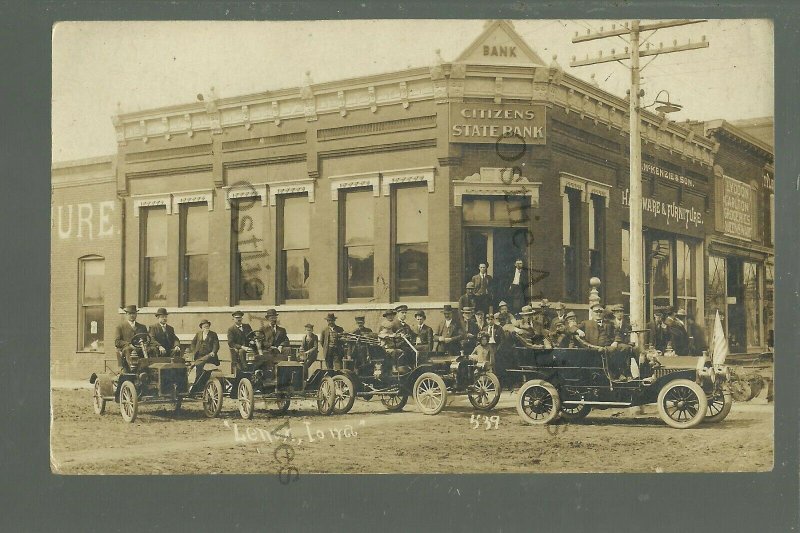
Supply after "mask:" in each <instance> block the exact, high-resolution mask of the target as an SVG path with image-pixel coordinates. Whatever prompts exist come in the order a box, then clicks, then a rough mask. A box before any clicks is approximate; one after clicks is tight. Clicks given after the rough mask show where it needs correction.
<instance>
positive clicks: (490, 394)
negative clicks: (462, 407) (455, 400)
mask: <svg viewBox="0 0 800 533" xmlns="http://www.w3.org/2000/svg"><path fill="white" fill-rule="evenodd" d="M473 386H474V387H475V389H476V390H474V391H473V390H469V391H468V392H467V397H468V398H469V403H471V404H472V407H474V408H475V409H478V410H480V411H491V410H492V409H494V407H495V406H496V405H497V402H499V401H500V380H499V379H498V378H497V376H496V375H495V374H494V373H492V372H485V373H481V374H478V376H477V377H476V378H475V383H473Z"/></svg>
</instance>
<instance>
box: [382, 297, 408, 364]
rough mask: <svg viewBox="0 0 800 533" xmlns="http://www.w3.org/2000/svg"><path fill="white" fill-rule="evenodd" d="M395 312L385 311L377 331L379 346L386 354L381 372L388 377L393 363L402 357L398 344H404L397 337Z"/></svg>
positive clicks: (397, 326)
mask: <svg viewBox="0 0 800 533" xmlns="http://www.w3.org/2000/svg"><path fill="white" fill-rule="evenodd" d="M396 316H397V311H396V310H395V309H394V308H391V309H387V310H386V311H384V312H383V320H381V323H380V327H379V329H378V338H379V339H380V341H381V346H382V347H383V349H384V351H385V352H386V357H385V358H384V360H383V364H382V365H381V372H382V374H383V375H384V376H388V375H389V373H390V372H391V370H392V368H393V367H394V365H395V362H396V361H397V360H398V359H399V358H400V357H401V356H402V354H403V350H402V349H401V348H400V343H401V342H405V341H403V339H402V338H400V337H399V336H398V335H397V332H398V328H399V324H400V323H399V321H397V320H395V317H396Z"/></svg>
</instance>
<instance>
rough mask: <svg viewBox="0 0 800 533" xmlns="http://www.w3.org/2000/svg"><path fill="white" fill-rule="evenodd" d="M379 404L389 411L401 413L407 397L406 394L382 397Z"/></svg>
mask: <svg viewBox="0 0 800 533" xmlns="http://www.w3.org/2000/svg"><path fill="white" fill-rule="evenodd" d="M381 403H382V404H383V405H384V407H386V408H387V409H388V410H389V411H402V410H403V407H405V406H406V404H407V403H408V395H407V394H394V395H391V396H390V395H388V394H386V395H383V396H381Z"/></svg>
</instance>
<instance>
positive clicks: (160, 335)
mask: <svg viewBox="0 0 800 533" xmlns="http://www.w3.org/2000/svg"><path fill="white" fill-rule="evenodd" d="M168 316H169V315H168V313H167V310H166V309H164V308H163V307H159V308H158V310H157V311H156V320H157V321H158V323H156V324H154V325H152V326H150V330H149V331H148V333H149V335H150V338H152V339H153V340H154V341H155V343H156V348H157V349H158V352H159V354H160V355H161V356H162V357H176V356H177V357H180V354H181V341H180V339H178V336H177V335H175V329H174V328H173V327H172V326H170V325H169V324H167V318H168Z"/></svg>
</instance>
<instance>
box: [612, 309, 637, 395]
mask: <svg viewBox="0 0 800 533" xmlns="http://www.w3.org/2000/svg"><path fill="white" fill-rule="evenodd" d="M611 312H612V313H613V315H614V318H611V319H609V320H608V323H609V326H610V328H609V333H610V335H611V339H612V342H611V344H610V345H609V347H608V348H609V350H608V353H609V364H608V366H609V370H611V371H612V375H618V376H619V377H620V378H622V379H623V380H624V379H626V378H627V375H628V373H629V372H630V364H631V357H633V347H632V346H631V344H630V341H631V323H630V322H629V321H628V319H627V317H626V316H625V306H623V305H622V304H617V305H613V306H611Z"/></svg>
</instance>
